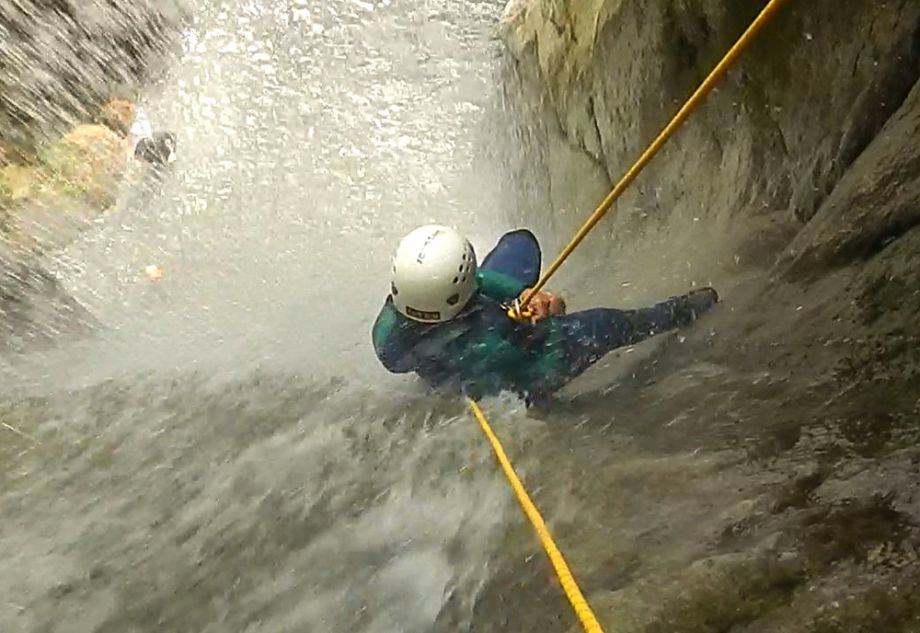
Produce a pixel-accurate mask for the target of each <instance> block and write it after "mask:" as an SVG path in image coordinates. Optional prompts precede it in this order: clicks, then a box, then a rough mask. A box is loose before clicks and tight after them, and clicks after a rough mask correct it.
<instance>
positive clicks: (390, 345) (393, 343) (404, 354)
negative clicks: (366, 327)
mask: <svg viewBox="0 0 920 633" xmlns="http://www.w3.org/2000/svg"><path fill="white" fill-rule="evenodd" d="M406 329H407V328H406V327H405V324H404V323H403V319H402V315H400V314H399V312H397V310H396V308H395V307H394V306H393V301H392V299H390V298H387V301H386V303H384V304H383V308H381V309H380V314H378V315H377V320H376V321H375V322H374V327H373V329H372V330H371V338H372V340H373V343H374V351H375V352H376V353H377V358H378V359H380V362H381V364H383V366H384V367H386V369H387V370H389V371H391V372H393V373H394V374H404V373H406V372H410V371H414V370H415V369H416V367H415V355H414V354H413V353H412V349H411V340H410V337H407V336H406V332H405V330H406Z"/></svg>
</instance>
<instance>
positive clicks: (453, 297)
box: [447, 292, 460, 306]
mask: <svg viewBox="0 0 920 633" xmlns="http://www.w3.org/2000/svg"><path fill="white" fill-rule="evenodd" d="M458 301H460V295H459V294H458V293H456V292H455V293H454V294H452V295H451V296H449V297H447V305H449V306H453V305H457V302H458Z"/></svg>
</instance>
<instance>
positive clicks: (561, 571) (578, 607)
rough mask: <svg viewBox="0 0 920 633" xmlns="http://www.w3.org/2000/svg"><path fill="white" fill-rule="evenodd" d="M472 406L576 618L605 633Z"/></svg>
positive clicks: (492, 435) (475, 406)
mask: <svg viewBox="0 0 920 633" xmlns="http://www.w3.org/2000/svg"><path fill="white" fill-rule="evenodd" d="M468 402H469V405H470V410H471V411H472V412H473V416H475V418H476V421H477V422H479V426H480V427H481V428H482V432H483V433H485V435H486V438H488V440H489V443H490V444H492V449H493V450H494V451H495V457H496V458H497V459H498V463H499V464H501V467H502V470H503V471H505V476H506V477H507V478H508V481H509V483H510V484H511V488H512V489H514V494H515V495H516V496H517V499H518V502H519V503H520V504H521V508H523V510H524V513H525V514H526V515H527V518H528V519H530V522H531V523H532V524H533V527H534V529H535V530H536V531H537V535H538V536H539V537H540V542H541V543H543V548H544V549H545V550H546V555H547V556H549V561H550V562H551V563H552V564H553V569H555V570H556V575H557V576H558V577H559V584H561V585H562V590H563V591H565V595H566V597H567V598H568V599H569V602H570V603H571V604H572V608H573V609H575V614H576V615H577V616H578V619H579V620H581V624H582V626H583V627H584V629H585V631H587V633H604V629H602V628H601V625H600V624H598V622H597V618H596V617H594V612H593V611H591V607H590V606H588V601H587V600H585V597H584V596H583V595H582V593H581V589H579V588H578V583H576V582H575V577H574V576H572V572H571V570H570V569H569V566H568V564H567V563H566V562H565V558H563V556H562V552H560V551H559V548H558V547H556V543H555V542H554V541H553V537H552V536H551V535H550V533H549V529H548V528H547V527H546V523H545V522H544V521H543V517H542V516H540V511H539V510H537V506H535V505H534V503H533V501H531V500H530V495H528V494H527V490H526V489H525V488H524V484H522V483H521V480H520V479H519V478H518V476H517V473H515V472H514V466H512V465H511V461H510V460H509V459H508V455H507V454H506V453H505V449H504V448H502V445H501V442H499V441H498V437H497V436H496V435H495V433H494V432H493V431H492V427H491V426H490V425H489V421H488V420H486V416H485V414H484V413H483V412H482V409H481V408H480V406H479V405H478V404H476V401H475V400H468Z"/></svg>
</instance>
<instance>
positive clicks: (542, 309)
mask: <svg viewBox="0 0 920 633" xmlns="http://www.w3.org/2000/svg"><path fill="white" fill-rule="evenodd" d="M529 291H530V289H529V288H528V289H525V290H524V292H522V293H521V296H520V297H519V298H520V299H523V298H524V296H525V295H526V294H527V293H528V292H529ZM527 310H528V311H529V312H530V322H531V323H539V322H540V321H542V320H543V319H545V318H546V317H549V316H562V315H564V314H565V300H564V299H563V298H562V297H557V296H556V295H554V294H553V293H551V292H547V291H545V290H541V291H540V292H538V293H537V294H535V295H534V296H533V298H532V299H531V300H530V302H529V303H528V304H527Z"/></svg>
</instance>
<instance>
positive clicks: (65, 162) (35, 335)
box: [0, 0, 184, 350]
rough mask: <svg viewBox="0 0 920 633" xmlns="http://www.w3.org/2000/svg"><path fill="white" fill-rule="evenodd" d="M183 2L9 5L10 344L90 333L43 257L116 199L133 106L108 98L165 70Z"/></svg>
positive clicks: (5, 288) (5, 134) (6, 295)
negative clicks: (161, 66) (163, 65)
mask: <svg viewBox="0 0 920 633" xmlns="http://www.w3.org/2000/svg"><path fill="white" fill-rule="evenodd" d="M183 9H184V4H183V3H181V2H172V1H168V2H139V1H135V2H113V1H110V0H92V1H86V2H84V1H81V2H70V1H68V0H55V1H53V2H33V1H29V0H26V1H23V2H7V3H3V4H2V5H0V42H2V44H0V266H2V271H0V293H2V297H3V300H2V304H0V320H2V322H3V325H2V328H0V347H2V348H6V349H7V350H9V349H25V348H28V347H29V345H34V344H36V343H39V342H50V341H52V340H56V339H59V338H60V336H59V335H60V334H76V333H85V331H86V328H85V325H86V324H87V323H90V322H92V321H93V320H92V318H91V317H89V315H88V313H86V311H85V310H83V309H82V308H80V307H79V306H78V304H77V302H76V301H74V300H73V299H72V298H71V297H69V296H68V295H67V293H66V292H65V291H64V290H62V289H61V288H60V286H59V284H58V283H57V281H56V279H55V277H54V275H52V274H51V273H50V272H49V271H48V269H47V265H46V263H45V262H43V261H42V256H43V255H44V254H46V253H48V252H49V251H53V250H54V249H57V248H60V247H62V246H64V245H66V244H67V243H69V242H70V241H71V240H72V239H73V238H74V237H75V236H76V235H77V234H78V233H79V232H80V231H81V230H83V229H85V228H86V227H87V226H89V225H90V224H91V223H92V221H93V220H95V219H96V218H97V217H98V216H99V215H100V213H101V212H103V211H104V210H105V209H107V208H109V207H111V206H112V205H113V204H114V203H115V200H116V198H117V194H118V190H119V187H120V185H121V182H122V180H123V178H124V175H125V172H126V168H127V160H128V151H127V147H126V142H125V140H124V134H125V132H126V129H125V126H126V125H127V124H128V123H127V122H126V119H127V118H129V117H130V108H129V107H126V106H128V105H129V102H127V101H125V100H123V99H122V100H119V101H115V102H110V103H109V105H108V106H106V107H103V104H104V103H105V102H106V101H107V100H109V98H110V97H111V96H112V95H113V94H131V93H133V92H135V91H136V90H137V89H138V87H139V86H140V84H141V83H142V82H144V81H149V80H150V79H151V77H152V76H154V75H155V74H156V72H157V69H158V67H159V65H160V64H162V63H163V61H164V60H165V56H166V54H167V53H168V51H169V50H170V47H171V46H172V45H173V44H174V42H175V33H176V28H177V26H178V24H179V22H180V20H181V18H182V16H183ZM97 122H98V124H97ZM77 315H79V316H77ZM69 324H72V327H71V325H69ZM23 346H24V347H23Z"/></svg>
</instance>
